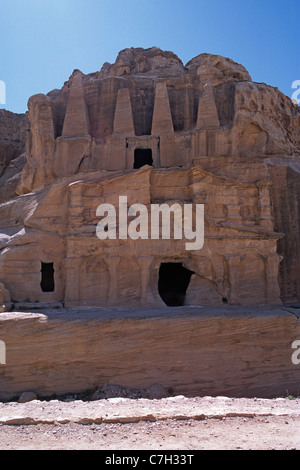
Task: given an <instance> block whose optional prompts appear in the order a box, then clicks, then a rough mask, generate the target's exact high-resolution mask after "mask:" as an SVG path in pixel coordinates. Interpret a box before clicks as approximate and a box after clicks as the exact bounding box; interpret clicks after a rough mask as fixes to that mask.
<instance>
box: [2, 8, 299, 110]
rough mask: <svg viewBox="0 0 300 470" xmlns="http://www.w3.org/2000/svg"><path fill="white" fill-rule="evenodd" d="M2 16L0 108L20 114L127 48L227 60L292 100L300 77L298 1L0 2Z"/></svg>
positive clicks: (182, 56)
mask: <svg viewBox="0 0 300 470" xmlns="http://www.w3.org/2000/svg"><path fill="white" fill-rule="evenodd" d="M0 18H1V27H0V41H1V62H0V64H1V65H0V80H3V81H4V82H5V83H6V105H5V106H1V107H2V108H3V107H5V108H6V109H9V110H10V111H14V112H18V113H22V112H25V111H26V110H27V101H28V98H29V97H30V96H31V95H33V94H36V93H45V94H46V93H48V92H49V91H51V90H52V89H54V88H61V87H62V85H63V83H64V82H65V81H66V80H67V79H68V78H69V76H70V75H71V73H72V71H73V70H74V69H80V70H81V71H82V72H84V73H91V72H95V71H97V70H100V68H101V66H102V65H103V63H104V62H114V61H115V59H116V56H117V54H118V52H119V51H120V50H122V49H125V48H126V47H145V48H148V47H152V46H157V47H160V48H161V49H163V50H171V51H173V52H174V53H175V54H177V55H178V56H179V57H180V59H181V60H182V61H183V62H184V63H186V62H188V61H189V60H190V59H192V58H193V57H195V56H196V55H198V54H200V53H203V52H208V53H212V54H220V55H223V56H225V57H230V58H232V59H233V60H235V61H236V62H239V63H241V64H242V65H244V66H245V67H246V68H247V70H248V71H249V73H250V75H251V77H252V79H253V80H254V81H256V82H264V83H267V84H269V85H272V86H277V87H278V88H279V89H280V90H281V91H282V92H283V93H285V94H286V95H287V96H289V97H291V95H292V92H293V90H292V88H291V84H292V82H293V81H294V80H300V57H299V53H298V49H300V35H299V20H300V0H286V1H281V0H273V1H272V0H249V1H245V0H227V1H225V0H214V1H212V0H206V1H203V0H184V1H183V0H0Z"/></svg>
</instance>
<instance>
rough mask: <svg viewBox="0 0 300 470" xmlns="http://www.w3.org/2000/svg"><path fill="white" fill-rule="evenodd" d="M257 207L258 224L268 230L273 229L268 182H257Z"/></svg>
mask: <svg viewBox="0 0 300 470" xmlns="http://www.w3.org/2000/svg"><path fill="white" fill-rule="evenodd" d="M258 188H259V195H258V208H259V222H260V225H261V226H263V227H265V228H266V229H268V230H273V217H272V210H271V201H270V183H269V182H266V181H261V182H260V183H259V184H258Z"/></svg>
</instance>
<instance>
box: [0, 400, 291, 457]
mask: <svg viewBox="0 0 300 470" xmlns="http://www.w3.org/2000/svg"><path fill="white" fill-rule="evenodd" d="M0 449H1V450H12V449H14V450H22V449H27V450H114V451H118V450H120V451H121V450H153V451H155V450H157V451H163V450H186V451H187V450H195V451H196V450H250V449H251V450H272V449H273V450H292V449H295V450H296V449H297V450H299V449H300V399H297V400H293V399H287V398H285V399H283V398H280V399H274V400H266V399H256V398H254V399H245V398H243V399H240V398H239V399H234V398H227V397H215V398H213V397H202V398H200V397H195V398H186V397H183V396H179V397H170V398H164V399H157V400H146V399H136V400H133V399H128V398H112V399H103V400H97V401H93V402H83V401H80V400H74V401H70V402H62V401H59V400H53V401H49V402H45V401H39V400H34V401H31V402H29V403H25V404H20V403H3V404H0Z"/></svg>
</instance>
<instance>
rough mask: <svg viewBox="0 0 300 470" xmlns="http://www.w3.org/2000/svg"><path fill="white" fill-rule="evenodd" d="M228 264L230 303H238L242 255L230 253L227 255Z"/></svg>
mask: <svg viewBox="0 0 300 470" xmlns="http://www.w3.org/2000/svg"><path fill="white" fill-rule="evenodd" d="M225 259H226V261H227V266H228V281H229V299H228V300H229V303H230V304H237V303H238V300H237V298H238V297H237V292H238V287H239V286H238V279H239V266H240V261H241V257H240V256H239V255H229V256H226V257H225Z"/></svg>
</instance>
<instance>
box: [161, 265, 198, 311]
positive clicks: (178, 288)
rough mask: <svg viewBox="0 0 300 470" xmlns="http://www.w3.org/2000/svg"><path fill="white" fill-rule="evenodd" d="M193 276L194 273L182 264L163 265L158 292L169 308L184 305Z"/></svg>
mask: <svg viewBox="0 0 300 470" xmlns="http://www.w3.org/2000/svg"><path fill="white" fill-rule="evenodd" d="M192 274H194V273H193V271H190V270H189V269H187V268H185V267H184V266H183V265H182V263H161V265H160V268H159V279H158V292H159V295H160V297H161V298H162V300H163V301H164V302H165V304H166V305H167V306H168V307H180V306H181V305H184V303H185V295H186V291H187V288H188V285H189V283H190V280H191V276H192Z"/></svg>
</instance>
